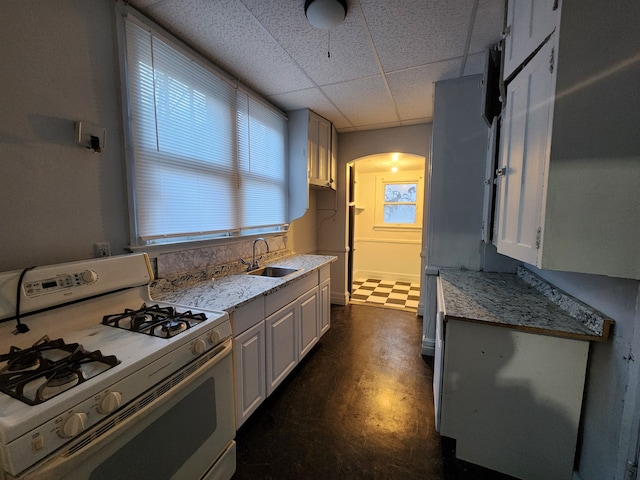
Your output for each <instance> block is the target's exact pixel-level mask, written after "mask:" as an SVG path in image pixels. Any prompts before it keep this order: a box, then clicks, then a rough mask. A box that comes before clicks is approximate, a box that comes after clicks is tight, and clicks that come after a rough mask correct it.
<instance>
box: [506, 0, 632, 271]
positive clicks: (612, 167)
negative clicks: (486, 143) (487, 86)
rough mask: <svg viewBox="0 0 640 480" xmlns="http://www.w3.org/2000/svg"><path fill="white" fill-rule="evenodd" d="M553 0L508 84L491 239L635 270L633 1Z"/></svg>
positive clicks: (588, 265) (520, 252)
mask: <svg viewBox="0 0 640 480" xmlns="http://www.w3.org/2000/svg"><path fill="white" fill-rule="evenodd" d="M542 3H546V2H542ZM513 4H514V2H509V7H508V8H513ZM559 10H561V12H559V13H556V15H558V18H557V25H556V28H555V32H554V33H553V34H552V35H551V37H549V39H548V40H547V41H546V43H544V44H543V45H542V46H541V48H540V50H539V51H538V52H537V53H536V55H535V56H534V57H533V58H532V59H531V60H530V61H529V62H528V63H526V64H525V65H524V67H523V68H522V70H521V71H519V72H518V73H516V75H515V76H514V77H513V78H512V79H511V80H509V82H508V84H507V96H506V105H505V109H504V111H503V125H502V133H501V149H500V150H501V151H500V162H499V165H498V171H499V172H500V173H501V175H500V176H499V177H498V182H497V189H498V196H497V198H498V202H497V215H496V219H497V225H496V229H497V249H498V252H499V253H503V254H505V255H508V256H511V257H513V258H516V259H518V260H522V261H524V262H526V263H530V264H533V265H536V266H537V267H539V268H543V269H550V270H561V271H570V272H581V273H590V274H602V275H609V276H614V277H622V278H635V279H640V247H639V244H638V241H637V239H638V238H639V237H640V215H638V212H639V211H640V189H639V188H638V185H639V184H640V135H638V134H637V129H636V128H635V127H634V125H637V123H638V113H637V112H638V111H640V95H637V94H635V93H634V92H635V90H634V89H637V86H636V85H637V78H640V62H637V61H633V60H632V59H634V58H637V47H636V46H637V45H638V44H640V30H639V29H638V28H637V25H636V24H635V23H636V20H635V19H637V18H640V2H637V1H633V0H625V1H621V2H614V3H613V4H611V3H606V4H605V2H587V3H584V2H579V1H577V0H564V1H563V2H562V3H561V6H560V8H559ZM509 16H512V13H511V12H510V13H509ZM517 26H518V24H517V23H516V24H514V25H513V26H512V29H511V31H510V35H517V34H518V32H517Z"/></svg>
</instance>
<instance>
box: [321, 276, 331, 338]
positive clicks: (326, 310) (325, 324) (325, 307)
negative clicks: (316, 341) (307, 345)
mask: <svg viewBox="0 0 640 480" xmlns="http://www.w3.org/2000/svg"><path fill="white" fill-rule="evenodd" d="M328 270H329V269H328V268H327V271H328ZM318 296H319V304H320V311H319V313H318V328H319V329H320V336H322V335H324V334H325V333H326V332H327V331H328V330H329V327H331V279H329V278H327V279H326V280H324V281H323V282H322V283H321V284H320V286H319V287H318Z"/></svg>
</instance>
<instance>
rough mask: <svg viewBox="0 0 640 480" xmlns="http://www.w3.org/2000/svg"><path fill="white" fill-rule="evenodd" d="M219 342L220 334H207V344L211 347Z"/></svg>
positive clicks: (214, 332)
mask: <svg viewBox="0 0 640 480" xmlns="http://www.w3.org/2000/svg"><path fill="white" fill-rule="evenodd" d="M219 342H220V332H218V331H217V330H214V331H213V332H211V333H210V334H209V343H210V344H211V345H216V344H218V343H219Z"/></svg>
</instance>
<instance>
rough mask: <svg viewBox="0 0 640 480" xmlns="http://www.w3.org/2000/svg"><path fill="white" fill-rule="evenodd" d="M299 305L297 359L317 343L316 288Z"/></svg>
mask: <svg viewBox="0 0 640 480" xmlns="http://www.w3.org/2000/svg"><path fill="white" fill-rule="evenodd" d="M298 302H299V305H300V322H299V334H298V335H299V337H300V338H299V348H300V354H299V358H302V357H304V356H305V355H306V354H307V353H308V352H309V350H311V349H312V348H313V346H314V345H315V344H316V343H318V338H319V334H318V332H319V329H318V309H319V308H320V304H319V302H318V287H314V288H312V289H311V290H309V291H308V292H307V293H305V294H304V295H302V296H301V297H300V299H299V300H298Z"/></svg>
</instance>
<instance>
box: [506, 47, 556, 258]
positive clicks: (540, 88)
mask: <svg viewBox="0 0 640 480" xmlns="http://www.w3.org/2000/svg"><path fill="white" fill-rule="evenodd" d="M552 51H553V45H552V44H551V43H546V44H545V45H544V48H543V49H542V50H540V52H539V53H538V54H537V55H536V56H535V57H534V58H533V60H532V61H531V62H529V63H528V64H527V65H526V66H525V67H524V69H523V70H522V71H521V72H520V73H519V74H518V75H517V76H516V77H515V79H514V80H512V81H511V82H510V83H509V84H508V85H507V95H506V99H507V102H506V106H505V110H504V112H503V115H504V118H503V123H502V132H503V135H502V148H501V158H500V163H499V174H498V175H499V177H498V186H499V200H498V202H499V203H498V205H499V206H500V207H502V208H500V213H499V217H498V238H497V246H498V251H499V252H500V253H502V254H504V255H508V256H510V257H514V258H517V259H519V260H522V261H524V262H527V263H530V264H534V265H535V264H536V263H537V261H538V251H539V248H538V247H539V243H540V241H541V238H540V236H541V225H542V223H541V215H542V208H543V188H544V178H545V171H544V169H545V164H546V161H545V159H546V157H547V151H548V148H547V147H548V145H547V142H548V140H549V139H550V132H549V122H550V111H551V108H552V104H551V101H550V98H551V96H552V85H553V78H552V77H553V75H552V73H551V68H550V67H551V62H552V58H551V52H552Z"/></svg>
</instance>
